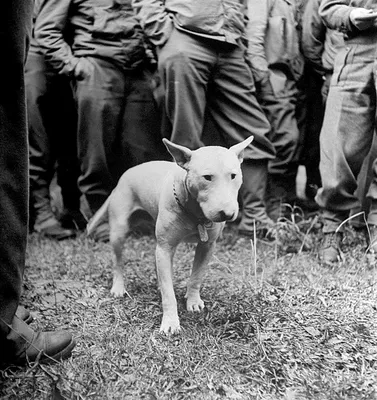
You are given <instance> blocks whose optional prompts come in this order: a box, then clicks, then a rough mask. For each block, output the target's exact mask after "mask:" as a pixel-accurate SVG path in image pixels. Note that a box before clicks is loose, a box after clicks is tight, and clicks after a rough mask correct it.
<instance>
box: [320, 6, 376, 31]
mask: <svg viewBox="0 0 377 400" xmlns="http://www.w3.org/2000/svg"><path fill="white" fill-rule="evenodd" d="M354 8H366V9H370V10H375V9H376V0H323V1H322V3H321V5H320V7H319V15H320V16H321V17H322V18H323V20H324V21H325V23H326V25H327V26H328V27H329V28H331V29H337V30H339V31H341V32H343V33H344V34H345V35H346V36H348V37H353V36H356V35H368V34H369V33H370V32H371V31H376V29H377V28H371V29H366V30H364V31H359V30H358V29H357V28H356V27H355V26H354V25H353V24H352V22H351V20H350V14H351V11H352V10H353V9H354Z"/></svg>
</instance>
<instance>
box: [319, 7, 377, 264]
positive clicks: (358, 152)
mask: <svg viewBox="0 0 377 400" xmlns="http://www.w3.org/2000/svg"><path fill="white" fill-rule="evenodd" d="M375 8H376V2H375V1H374V0H323V1H322V3H321V5H320V8H319V13H320V16H321V17H322V18H323V19H324V21H325V23H326V24H327V26H328V27H329V28H330V29H338V30H340V31H342V32H343V33H344V35H345V46H344V48H342V49H341V50H340V51H339V52H338V54H337V56H336V58H335V64H334V73H333V76H332V79H331V83H330V90H329V94H328V98H327V103H326V112H325V118H324V122H323V127H322V131H321V136H320V144H321V161H320V171H321V178H322V188H321V189H320V190H319V191H318V194H317V196H316V201H317V203H318V204H319V205H320V206H321V207H322V208H323V209H324V213H323V216H324V226H323V233H324V234H325V238H324V242H323V245H322V250H321V258H322V261H323V262H324V263H334V262H336V261H338V260H339V259H340V244H341V240H342V236H343V230H342V229H340V230H339V232H337V231H336V230H337V228H338V227H339V225H340V224H341V223H342V222H343V221H344V220H345V219H347V218H348V216H349V212H350V210H351V209H353V208H355V207H359V206H360V202H359V199H358V198H357V196H356V195H355V190H356V188H357V176H358V174H359V172H360V169H361V166H362V164H363V161H364V159H365V158H366V156H367V154H368V152H369V150H370V148H371V145H372V141H373V135H374V130H375V121H376V68H377V59H376V51H377V12H376V11H374V10H375ZM374 171H375V176H377V175H376V173H377V170H376V163H374ZM376 185H377V181H376V178H375V179H374V180H373V182H372V184H371V186H370V189H369V192H368V195H369V197H371V199H372V201H371V210H370V212H369V215H368V225H369V226H370V229H371V232H372V240H374V239H375V238H376V233H377V230H376V226H377V186H376ZM372 243H373V242H372Z"/></svg>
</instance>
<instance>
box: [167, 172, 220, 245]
mask: <svg viewBox="0 0 377 400" xmlns="http://www.w3.org/2000/svg"><path fill="white" fill-rule="evenodd" d="M184 185H185V189H186V191H187V194H188V195H189V196H190V191H189V190H188V187H187V184H186V179H185V181H184ZM173 195H174V198H175V201H176V202H177V204H178V206H179V208H180V209H181V210H182V211H183V212H184V213H185V214H187V215H188V217H189V218H190V219H191V221H193V222H194V223H195V225H196V226H197V228H198V233H199V238H200V241H201V242H203V243H205V242H208V232H207V228H211V227H212V225H213V222H212V221H210V220H209V219H208V218H205V217H204V216H203V217H198V216H196V215H195V214H194V213H193V212H191V211H190V210H188V209H187V208H185V207H184V205H183V204H182V202H181V200H179V197H178V195H177V191H176V190H175V182H174V181H173Z"/></svg>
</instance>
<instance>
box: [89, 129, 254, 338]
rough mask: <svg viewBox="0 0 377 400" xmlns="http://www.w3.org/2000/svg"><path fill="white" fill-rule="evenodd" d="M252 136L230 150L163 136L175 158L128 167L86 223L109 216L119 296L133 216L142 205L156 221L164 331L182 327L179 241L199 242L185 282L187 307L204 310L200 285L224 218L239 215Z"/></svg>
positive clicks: (93, 224)
mask: <svg viewBox="0 0 377 400" xmlns="http://www.w3.org/2000/svg"><path fill="white" fill-rule="evenodd" d="M252 140H253V137H252V136H250V137H249V138H248V139H246V140H244V141H243V142H241V143H238V144H236V145H234V146H232V147H230V148H229V149H226V148H225V147H221V146H207V147H202V148H199V149H197V150H193V151H192V150H190V149H188V148H186V147H184V146H180V145H177V144H174V143H172V142H170V141H169V140H167V139H163V142H164V144H165V146H166V147H167V149H168V150H169V152H170V154H171V155H172V156H173V158H174V161H175V162H173V161H172V162H170V161H150V162H146V163H144V164H140V165H138V166H136V167H133V168H130V169H129V170H127V171H126V172H125V173H124V174H123V175H122V176H121V178H120V179H119V182H118V185H117V186H116V188H115V189H114V190H113V192H112V193H111V195H110V196H109V197H108V199H107V200H106V202H105V203H104V204H103V205H102V207H101V208H100V209H99V210H98V211H97V213H96V214H95V215H94V216H93V218H92V219H91V220H90V221H89V223H88V226H87V233H88V235H90V234H92V233H93V232H94V230H95V228H96V226H98V225H99V224H100V223H101V221H103V220H105V219H106V218H108V221H109V227H110V243H111V245H112V248H113V251H114V254H115V260H114V267H113V285H112V288H111V293H112V294H113V295H114V296H116V297H120V296H123V295H124V294H125V292H126V290H125V286H124V279H123V273H122V269H123V259H122V253H123V246H124V243H125V239H126V234H127V233H128V231H129V218H130V216H131V214H132V213H133V212H135V211H136V210H140V209H142V210H145V211H147V212H148V213H149V214H150V215H151V216H152V218H153V219H154V220H155V222H156V227H155V234H156V241H157V246H156V266H157V277H158V282H159V287H160V291H161V298H162V309H163V316H162V322H161V327H160V332H163V333H166V334H168V333H177V332H179V331H180V323H179V318H178V310H177V301H176V297H175V294H174V288H173V256H174V253H175V250H176V248H177V246H178V244H179V243H180V242H191V243H197V247H196V251H195V257H194V263H193V268H192V272H191V276H190V278H189V281H188V284H187V291H186V299H187V310H188V311H192V312H195V311H201V310H202V309H203V308H204V302H203V300H202V299H201V298H200V294H199V290H200V285H201V283H202V281H203V278H204V275H205V272H206V269H207V266H208V263H209V260H210V258H211V256H212V254H213V251H214V249H215V244H216V240H217V238H218V237H219V235H220V234H221V232H222V230H223V228H224V225H225V222H226V221H234V220H235V219H236V217H237V214H238V201H237V196H238V191H239V189H240V187H241V184H242V173H241V163H242V161H243V156H244V150H245V148H246V147H247V146H249V145H250V143H251V142H252Z"/></svg>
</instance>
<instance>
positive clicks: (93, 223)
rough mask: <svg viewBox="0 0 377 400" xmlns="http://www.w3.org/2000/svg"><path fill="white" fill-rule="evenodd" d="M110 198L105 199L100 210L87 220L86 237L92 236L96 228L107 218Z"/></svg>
mask: <svg viewBox="0 0 377 400" xmlns="http://www.w3.org/2000/svg"><path fill="white" fill-rule="evenodd" d="M110 197H111V195H110V196H109V197H108V198H107V199H106V201H105V202H104V203H103V204H102V206H101V207H100V209H99V210H98V211H97V212H96V213H95V214H94V215H93V217H92V218H91V219H90V220H89V222H88V225H87V226H86V234H87V235H88V236H90V235H92V234H93V232H94V230H95V229H96V228H97V226H98V225H99V224H100V223H101V222H102V221H104V220H106V218H107V210H108V208H109V204H110Z"/></svg>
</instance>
